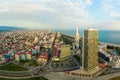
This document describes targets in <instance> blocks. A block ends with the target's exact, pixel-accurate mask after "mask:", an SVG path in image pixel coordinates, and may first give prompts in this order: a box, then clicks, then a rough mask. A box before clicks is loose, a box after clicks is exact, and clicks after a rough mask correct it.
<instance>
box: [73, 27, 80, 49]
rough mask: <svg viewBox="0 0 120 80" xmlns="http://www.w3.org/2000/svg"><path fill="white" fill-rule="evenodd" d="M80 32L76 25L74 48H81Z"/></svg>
mask: <svg viewBox="0 0 120 80" xmlns="http://www.w3.org/2000/svg"><path fill="white" fill-rule="evenodd" d="M79 39H80V38H79V32H78V27H76V33H75V41H74V43H73V49H79Z"/></svg>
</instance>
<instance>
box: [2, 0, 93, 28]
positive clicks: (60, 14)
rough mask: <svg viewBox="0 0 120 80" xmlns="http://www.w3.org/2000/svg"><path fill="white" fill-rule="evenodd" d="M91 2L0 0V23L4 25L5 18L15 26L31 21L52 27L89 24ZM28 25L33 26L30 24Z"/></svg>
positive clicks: (70, 0)
mask: <svg viewBox="0 0 120 80" xmlns="http://www.w3.org/2000/svg"><path fill="white" fill-rule="evenodd" d="M92 3H93V2H92V0H0V22H1V23H0V25H5V23H3V21H7V20H9V21H11V23H13V25H16V26H17V24H19V25H20V24H21V26H24V24H25V22H26V24H28V25H29V24H31V22H32V23H33V26H34V23H35V24H36V25H37V24H38V23H42V24H44V25H48V26H51V25H52V26H54V28H55V27H56V26H57V27H58V28H64V27H66V28H68V27H73V25H74V24H85V23H86V24H89V22H88V21H89V19H90V18H91V16H90V15H89V12H88V11H87V7H88V6H89V5H92ZM14 21H15V22H16V21H17V22H16V23H14ZM19 21H20V22H19ZM23 21H25V22H24V23H23V24H22V23H21V22H23ZM7 24H8V23H6V25H7ZM38 25H39V24H38ZM25 26H26V25H25ZM29 26H30V27H33V26H32V24H31V25H29Z"/></svg>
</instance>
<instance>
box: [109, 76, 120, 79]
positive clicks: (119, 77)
mask: <svg viewBox="0 0 120 80" xmlns="http://www.w3.org/2000/svg"><path fill="white" fill-rule="evenodd" d="M110 80H120V76H118V77H115V78H111V79H110Z"/></svg>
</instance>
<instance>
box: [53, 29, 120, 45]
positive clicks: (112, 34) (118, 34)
mask: <svg viewBox="0 0 120 80" xmlns="http://www.w3.org/2000/svg"><path fill="white" fill-rule="evenodd" d="M55 31H56V32H60V33H64V34H68V35H71V36H74V35H75V30H55ZM83 34H84V30H79V35H80V36H83ZM98 36H99V39H98V40H99V42H106V43H111V44H117V45H120V31H117V30H99V31H98Z"/></svg>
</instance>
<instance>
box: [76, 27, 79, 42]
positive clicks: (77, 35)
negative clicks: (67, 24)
mask: <svg viewBox="0 0 120 80" xmlns="http://www.w3.org/2000/svg"><path fill="white" fill-rule="evenodd" d="M75 42H79V33H78V26H77V27H76V33H75Z"/></svg>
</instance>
